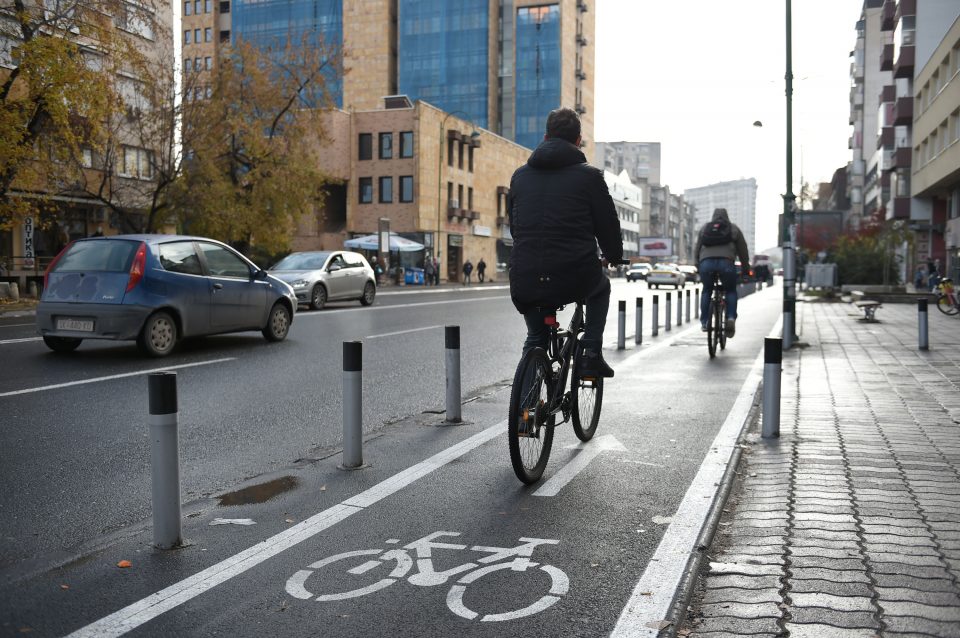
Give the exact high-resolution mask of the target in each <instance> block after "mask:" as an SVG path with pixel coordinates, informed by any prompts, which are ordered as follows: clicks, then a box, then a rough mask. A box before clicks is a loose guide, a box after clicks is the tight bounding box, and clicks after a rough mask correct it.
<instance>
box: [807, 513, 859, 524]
mask: <svg viewBox="0 0 960 638" xmlns="http://www.w3.org/2000/svg"><path fill="white" fill-rule="evenodd" d="M793 520H794V521H810V522H816V523H844V524H853V523H855V522H856V519H854V518H853V515H852V514H823V513H819V512H816V513H814V512H796V513H794V515H793Z"/></svg>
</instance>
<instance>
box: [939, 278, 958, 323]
mask: <svg viewBox="0 0 960 638" xmlns="http://www.w3.org/2000/svg"><path fill="white" fill-rule="evenodd" d="M936 290H937V310H939V311H940V312H942V313H943V314H945V315H955V314H958V313H960V301H958V299H957V292H956V288H954V287H953V280H952V279H950V278H949V277H944V278H943V279H941V280H940V282H939V283H937V288H936Z"/></svg>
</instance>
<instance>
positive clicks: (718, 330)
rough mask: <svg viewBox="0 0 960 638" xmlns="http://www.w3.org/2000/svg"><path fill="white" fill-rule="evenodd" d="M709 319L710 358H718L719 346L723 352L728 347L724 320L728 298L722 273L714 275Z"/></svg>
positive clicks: (708, 344) (708, 343) (708, 350)
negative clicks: (721, 277)
mask: <svg viewBox="0 0 960 638" xmlns="http://www.w3.org/2000/svg"><path fill="white" fill-rule="evenodd" d="M709 313H710V314H709V315H708V318H707V352H709V353H710V358H711V359H713V358H714V357H715V356H717V346H718V345H719V346H720V349H721V350H724V349H726V347H727V330H726V326H725V322H724V319H725V317H726V315H727V298H726V293H725V291H724V289H723V282H722V281H720V273H719V272H715V273H713V294H712V295H711V296H710V310H709Z"/></svg>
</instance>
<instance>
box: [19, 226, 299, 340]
mask: <svg viewBox="0 0 960 638" xmlns="http://www.w3.org/2000/svg"><path fill="white" fill-rule="evenodd" d="M296 307H297V298H296V296H295V295H294V293H293V289H292V288H291V287H290V286H289V285H288V284H286V283H284V282H282V281H280V280H279V279H277V278H275V277H273V276H271V275H269V274H267V272H266V271H265V270H263V269H261V268H258V267H257V266H256V265H255V264H254V263H253V262H251V261H250V260H248V259H247V258H246V257H244V256H243V255H241V254H240V253H238V252H237V251H235V250H233V249H232V248H230V247H229V246H227V245H226V244H223V243H221V242H218V241H215V240H212V239H206V238H203V237H188V236H182V235H116V236H112V237H95V238H89V239H80V240H77V241H75V242H73V243H71V244H70V245H68V246H67V247H66V248H64V249H63V250H62V251H61V252H60V254H59V255H57V257H56V258H55V259H54V260H53V261H52V262H51V264H50V266H49V267H48V268H47V272H46V273H45V274H44V284H43V294H42V295H41V297H40V304H39V305H38V306H37V330H38V331H39V333H40V334H41V335H42V336H43V341H44V343H46V344H47V346H48V347H49V348H50V349H51V350H54V351H56V352H70V351H73V350H75V349H76V348H77V346H79V345H80V343H81V342H82V341H83V340H84V339H114V340H136V342H137V345H138V346H139V347H140V349H141V350H142V351H143V352H144V353H145V354H148V355H150V356H154V357H162V356H165V355H167V354H170V352H172V351H173V348H174V346H176V344H177V342H178V341H179V340H180V339H181V338H183V337H194V336H202V335H212V334H220V333H225V332H241V331H246V330H260V331H261V332H262V333H263V336H264V337H265V338H266V339H267V340H268V341H282V340H283V339H285V338H286V336H287V333H288V332H289V330H290V324H291V323H292V321H293V314H294V312H295V311H296Z"/></svg>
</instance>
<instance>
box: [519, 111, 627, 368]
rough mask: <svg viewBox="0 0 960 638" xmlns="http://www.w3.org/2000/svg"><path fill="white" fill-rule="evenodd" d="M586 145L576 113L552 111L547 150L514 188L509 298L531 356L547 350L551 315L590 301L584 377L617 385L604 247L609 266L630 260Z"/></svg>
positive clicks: (533, 156) (544, 144) (532, 158)
mask: <svg viewBox="0 0 960 638" xmlns="http://www.w3.org/2000/svg"><path fill="white" fill-rule="evenodd" d="M581 141H582V140H581V136H580V117H579V116H578V115H577V113H576V111H574V110H573V109H568V108H562V109H556V110H554V111H551V112H550V115H549V116H548V117H547V126H546V135H544V136H543V142H541V143H540V145H539V146H537V148H536V150H534V151H533V154H531V155H530V159H528V160H527V163H526V164H525V165H523V166H521V167H520V168H518V169H517V170H516V172H514V174H513V178H512V179H511V180H510V202H509V208H508V211H509V215H510V231H511V234H512V235H513V250H512V252H511V253H510V296H511V298H512V299H513V304H514V306H516V308H517V310H518V311H519V312H521V313H522V314H523V316H524V319H525V321H526V323H527V339H526V341H525V342H524V346H523V349H524V352H526V351H527V350H529V349H530V348H534V347H541V348H545V347H546V345H547V336H548V334H549V329H548V327H547V326H546V325H545V324H544V322H543V320H544V317H545V316H546V315H547V314H550V313H551V311H552V310H554V309H556V308H557V307H558V306H561V305H564V304H568V303H573V302H575V301H579V300H583V301H584V302H585V305H586V325H585V330H584V335H583V339H582V342H583V346H584V356H583V357H582V358H581V371H582V372H583V373H585V374H590V373H592V374H597V375H600V376H604V377H612V376H613V370H612V369H611V368H610V366H608V365H607V363H606V361H604V360H603V355H602V354H601V352H600V349H601V346H602V344H603V327H604V324H605V323H606V320H607V308H608V307H609V305H610V281H609V279H607V277H606V275H605V274H604V272H603V265H602V264H601V262H600V259H599V258H598V255H597V244H598V243H599V245H600V250H601V251H602V253H603V255H604V257H605V258H606V259H607V260H609V261H611V262H618V261H620V260H622V259H623V240H622V239H621V237H620V219H619V217H618V216H617V210H616V208H615V207H614V205H613V199H612V198H611V197H610V192H609V191H608V190H607V184H606V182H605V181H604V179H603V171H601V170H600V169H598V168H595V167H593V166H590V165H589V164H587V159H586V157H584V155H583V153H582V152H581V151H580V148H579V147H580V143H581Z"/></svg>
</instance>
